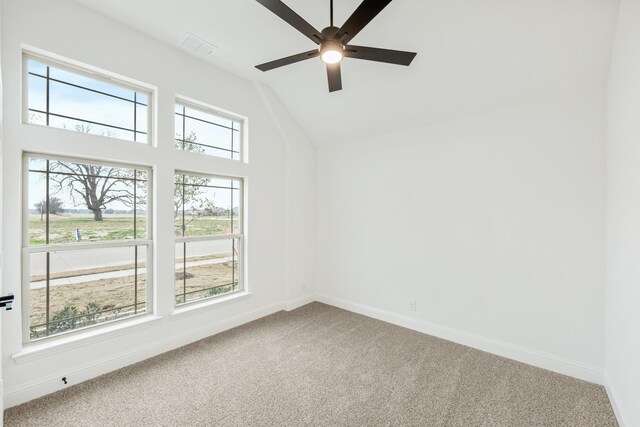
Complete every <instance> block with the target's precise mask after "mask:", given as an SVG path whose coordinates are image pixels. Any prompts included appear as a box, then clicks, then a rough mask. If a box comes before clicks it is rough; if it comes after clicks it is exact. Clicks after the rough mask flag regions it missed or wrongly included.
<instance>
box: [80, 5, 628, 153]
mask: <svg viewBox="0 0 640 427" xmlns="http://www.w3.org/2000/svg"><path fill="white" fill-rule="evenodd" d="M76 1H78V2H79V3H81V4H83V5H85V6H87V7H90V8H93V9H95V10H97V11H99V12H101V13H104V14H106V15H108V16H110V17H111V18H113V19H115V20H118V21H121V22H122V23H124V24H126V25H128V26H131V27H133V28H136V29H138V30H139V31H141V32H143V33H146V34H148V35H150V36H152V37H155V38H157V39H159V40H161V41H164V42H166V43H168V44H170V45H174V46H176V47H179V45H180V42H181V41H182V39H183V37H184V35H185V33H187V32H189V33H192V34H194V35H196V36H197V37H199V38H202V39H204V40H206V41H208V42H210V43H212V44H214V45H216V46H218V50H216V51H215V53H214V54H213V55H211V56H209V57H208V58H207V59H205V60H206V61H209V62H211V63H212V64H214V65H217V66H219V67H221V68H224V69H227V70H229V71H231V72H233V73H236V74H239V75H242V76H244V77H247V78H249V79H255V80H260V81H263V82H265V83H267V84H268V85H270V86H271V87H272V88H273V90H274V91H275V92H276V94H277V95H278V96H279V97H280V98H281V100H282V101H283V103H284V104H285V105H286V106H287V108H288V109H289V111H290V112H291V114H292V115H293V117H294V118H295V119H296V120H297V121H298V123H299V124H300V126H301V127H302V129H303V130H304V131H305V132H306V133H307V134H308V135H309V137H310V138H311V139H312V140H313V141H314V142H315V143H316V144H323V143H335V142H339V143H342V142H349V141H353V140H360V139H365V138H367V137H370V136H372V135H377V134H389V135H390V138H392V137H393V133H394V132H395V131H397V130H398V129H400V128H406V127H411V126H416V125H421V124H428V123H433V122H439V121H443V120H449V119H454V118H459V117H463V116H467V115H471V114H476V113H479V112H483V111H489V110H494V109H498V108H503V107H505V106H508V105H511V104H515V103H522V102H527V100H530V99H533V98H537V97H541V96H547V95H550V94H553V93H555V92H562V91H567V90H579V89H582V88H591V87H595V86H597V85H604V84H605V82H606V77H607V73H608V68H609V59H610V56H611V47H612V44H613V37H614V33H615V26H616V22H617V13H618V6H619V1H618V0H394V1H393V2H391V4H390V5H389V6H387V7H386V9H385V10H383V11H382V13H380V15H378V16H377V17H376V18H375V19H374V20H373V21H372V22H371V23H370V25H369V26H367V27H366V28H365V29H364V30H363V31H362V32H361V33H360V34H358V35H357V36H356V38H355V39H354V40H353V44H358V45H363V46H376V47H383V48H390V49H399V50H408V51H414V52H418V56H417V57H416V58H415V60H414V61H413V64H412V65H411V66H410V67H401V66H395V65H388V64H382V63H374V62H369V61H359V60H355V59H345V60H344V61H343V63H342V79H343V88H344V89H343V90H342V91H340V92H334V93H329V92H328V90H327V78H326V72H325V69H324V64H322V63H321V62H320V59H313V60H308V61H304V62H300V63H297V64H294V65H290V66H287V67H283V68H280V69H276V70H273V71H269V72H267V73H262V72H261V71H258V70H256V69H255V68H254V66H255V65H257V64H260V63H263V62H267V61H269V60H273V59H277V58H280V57H284V56H288V55H291V54H294V53H299V52H303V51H307V50H310V49H313V48H314V46H315V45H314V44H313V43H312V42H311V41H310V40H309V39H307V38H306V37H305V36H303V35H302V34H300V33H298V32H297V31H296V30H294V29H293V28H291V27H290V26H289V25H287V24H286V23H285V22H284V21H282V20H281V19H279V18H278V17H276V16H275V15H273V14H272V13H271V12H269V11H268V10H267V9H265V8H264V7H263V6H262V5H260V4H259V3H257V2H256V1H254V0H180V1H178V0H136V1H130V0H109V1H106V0H76ZM284 2H285V3H286V4H287V5H288V6H289V7H291V8H292V9H293V10H295V11H296V12H297V13H298V14H299V15H301V16H302V17H303V18H304V19H306V20H307V21H308V22H309V23H311V24H312V25H313V26H314V27H316V28H317V29H318V30H321V29H322V28H324V27H326V26H328V23H329V0H314V1H310V0H284ZM334 3H335V21H336V25H338V26H339V25H341V24H342V23H343V22H344V21H345V20H346V19H347V18H348V16H349V15H350V14H351V12H353V10H355V8H356V7H357V6H358V5H359V3H360V0H334Z"/></svg>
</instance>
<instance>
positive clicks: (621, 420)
mask: <svg viewBox="0 0 640 427" xmlns="http://www.w3.org/2000/svg"><path fill="white" fill-rule="evenodd" d="M604 388H605V390H607V396H608V397H609V402H611V406H612V407H613V412H614V414H616V418H617V419H618V425H619V426H620V427H626V426H631V424H629V423H628V422H627V419H626V418H625V416H624V411H623V410H622V407H621V406H620V405H619V404H618V402H619V401H618V399H617V398H616V396H617V395H618V394H617V393H616V387H615V386H614V385H613V383H612V382H611V378H610V377H609V373H608V372H607V371H606V370H605V371H604Z"/></svg>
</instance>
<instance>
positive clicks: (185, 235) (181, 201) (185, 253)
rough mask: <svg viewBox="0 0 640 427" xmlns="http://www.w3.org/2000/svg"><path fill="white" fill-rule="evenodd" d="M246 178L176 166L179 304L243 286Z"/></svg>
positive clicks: (176, 295)
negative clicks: (183, 170) (243, 221)
mask: <svg viewBox="0 0 640 427" xmlns="http://www.w3.org/2000/svg"><path fill="white" fill-rule="evenodd" d="M242 192H243V181H242V180H241V179H239V178H224V177H217V176H209V175H196V174H192V173H183V172H177V173H176V175H175V187H174V209H175V212H174V218H175V226H174V232H175V236H176V249H175V256H176V260H175V262H176V268H175V276H176V277H175V279H176V282H175V297H176V305H180V304H185V303H188V302H192V301H196V300H200V299H203V298H209V297H215V296H219V295H224V294H229V293H231V292H236V291H240V290H242V287H243V284H242V268H241V267H242V264H243V237H244V235H243V226H242V215H243V202H242V200H243V194H242Z"/></svg>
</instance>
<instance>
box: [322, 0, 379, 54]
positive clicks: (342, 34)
mask: <svg viewBox="0 0 640 427" xmlns="http://www.w3.org/2000/svg"><path fill="white" fill-rule="evenodd" d="M389 3H391V0H364V1H363V2H362V3H360V6H358V8H357V9H356V10H355V12H353V14H352V15H351V16H350V17H349V19H347V22H345V23H344V24H343V25H342V27H340V30H338V32H337V33H336V35H335V36H334V37H333V39H334V40H337V41H339V42H340V43H342V44H347V43H349V40H351V39H352V38H354V37H355V36H356V34H358V33H359V32H360V30H362V29H363V28H364V27H365V26H366V25H367V24H368V23H369V22H371V20H372V19H373V18H375V17H376V15H377V14H378V13H380V12H381V11H382V9H384V8H385V7H386V6H387V5H388V4H389Z"/></svg>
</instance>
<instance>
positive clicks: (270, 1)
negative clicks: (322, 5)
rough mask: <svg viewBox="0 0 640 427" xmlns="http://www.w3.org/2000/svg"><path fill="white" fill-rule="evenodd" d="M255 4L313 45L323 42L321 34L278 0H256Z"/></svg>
mask: <svg viewBox="0 0 640 427" xmlns="http://www.w3.org/2000/svg"><path fill="white" fill-rule="evenodd" d="M257 2H258V3H260V4H261V5H263V6H264V7H266V8H267V9H269V10H270V11H271V12H273V13H275V14H276V15H278V16H279V17H280V18H282V19H283V20H284V21H286V22H287V23H288V24H289V25H291V26H292V27H293V28H295V29H296V30H298V31H300V32H301V33H302V34H304V35H305V36H307V37H309V38H310V39H311V40H312V41H313V42H314V43H315V44H320V43H322V42H323V41H324V39H325V38H324V36H323V35H322V33H320V32H319V31H317V30H316V29H315V28H313V27H312V26H311V24H309V23H308V22H307V21H305V20H304V19H302V17H301V16H300V15H298V14H297V13H295V12H294V11H293V10H291V8H289V6H287V5H286V4H284V3H282V2H281V1H280V0H257Z"/></svg>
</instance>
